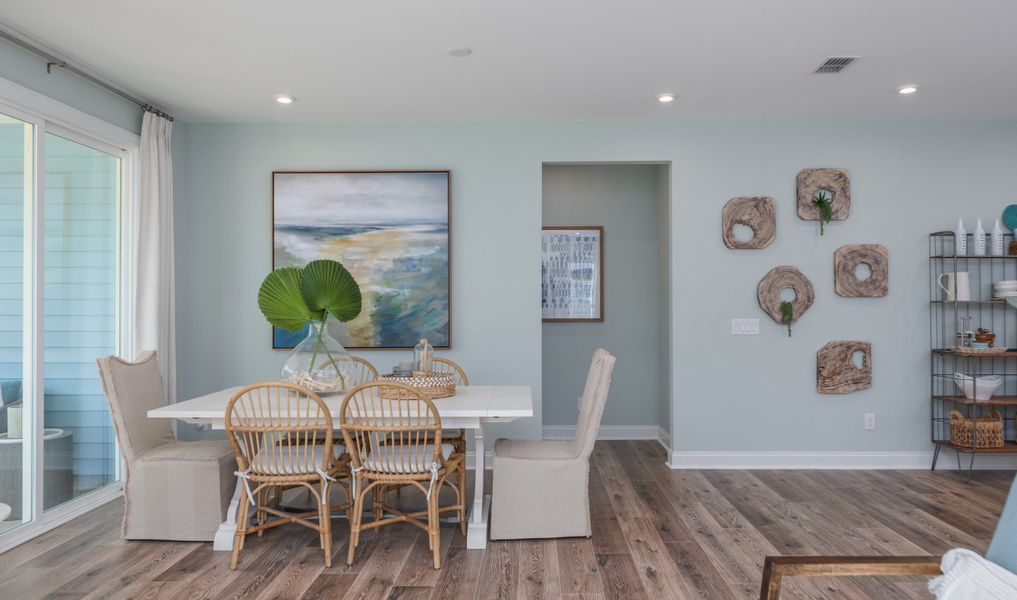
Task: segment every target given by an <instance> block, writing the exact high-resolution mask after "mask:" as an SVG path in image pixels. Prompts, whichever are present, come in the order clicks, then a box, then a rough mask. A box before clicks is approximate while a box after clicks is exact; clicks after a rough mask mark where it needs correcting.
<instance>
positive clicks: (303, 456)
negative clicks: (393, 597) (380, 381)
mask: <svg viewBox="0 0 1017 600" xmlns="http://www.w3.org/2000/svg"><path fill="white" fill-rule="evenodd" d="M225 426H226V432H227V437H228V438H229V441H230V444H231V445H232V446H233V453H234V454H235V455H236V458H237V464H238V465H239V467H240V470H239V471H237V477H239V478H240V479H241V483H242V484H243V486H244V492H245V494H246V496H247V498H246V501H242V502H241V503H240V510H239V514H238V516H237V532H236V537H235V538H234V541H233V556H232V558H231V560H230V568H231V569H236V568H237V558H238V557H239V555H240V551H241V550H242V549H243V547H244V539H245V538H246V536H247V534H249V533H255V532H257V533H258V535H259V536H261V535H263V533H264V531H265V530H266V529H270V528H272V527H278V526H279V525H285V524H287V523H299V524H300V525H304V526H305V527H310V528H311V529H313V530H315V531H317V532H318V534H319V536H320V543H321V548H322V550H324V552H325V566H326V567H330V566H332V520H331V507H330V505H329V487H330V484H332V483H335V482H337V481H338V480H339V479H340V478H342V477H343V475H344V474H346V473H348V468H349V463H348V460H341V459H340V458H337V457H336V456H335V453H334V449H333V444H332V431H333V422H332V415H331V413H329V409H328V405H326V404H325V402H324V401H323V400H322V399H321V398H320V397H318V395H317V394H315V393H314V392H312V391H310V390H307V389H305V388H302V387H300V386H298V385H295V384H292V383H287V382H283V381H269V382H265V383H255V384H252V385H248V386H246V387H244V388H242V389H240V391H238V392H237V393H236V394H234V396H233V398H231V399H230V401H229V403H228V404H227V405H226V420H225ZM346 479H348V476H347V477H346ZM296 486H302V487H306V488H307V489H308V490H309V491H310V492H311V493H312V494H313V495H314V498H315V500H316V501H317V502H316V507H315V509H314V510H310V511H306V512H297V513H294V512H286V511H283V510H281V509H279V508H277V507H276V506H274V505H270V504H269V501H268V496H269V494H268V492H269V491H270V490H272V489H275V488H280V487H296ZM252 487H253V489H252ZM339 487H343V486H342V484H339ZM344 489H345V488H344ZM346 493H347V496H349V490H346ZM251 506H253V507H254V510H255V517H256V525H254V526H251V524H250V523H249V517H250V510H251V508H250V507H251ZM269 516H274V517H277V518H275V519H271V520H270V519H269ZM313 517H317V518H318V522H317V523H314V522H312V521H310V520H309V518H313Z"/></svg>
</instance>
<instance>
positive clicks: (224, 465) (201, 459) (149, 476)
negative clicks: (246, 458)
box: [97, 351, 237, 541]
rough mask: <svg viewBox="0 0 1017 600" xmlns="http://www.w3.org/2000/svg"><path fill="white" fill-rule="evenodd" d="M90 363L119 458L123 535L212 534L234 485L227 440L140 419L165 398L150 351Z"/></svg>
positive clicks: (208, 537) (181, 537)
mask: <svg viewBox="0 0 1017 600" xmlns="http://www.w3.org/2000/svg"><path fill="white" fill-rule="evenodd" d="M97 362H98V363H99V377H100V378H101V379H102V387H103V390H104V391H105V392H106V399H107V400H108V401H109V408H110V413H111V415H112V417H113V428H114V430H115V431H116V436H117V442H119V444H120V450H121V452H123V455H124V462H125V463H126V469H125V470H124V500H125V506H124V521H123V530H122V535H123V537H124V538H126V539H129V540H176V541H212V539H213V538H214V537H215V532H216V531H217V530H218V529H219V524H220V523H222V522H223V521H225V520H226V509H227V507H228V506H229V503H230V500H231V499H232V497H233V492H234V490H235V488H236V479H235V477H234V472H235V471H236V470H237V463H236V459H235V458H234V457H233V449H232V448H231V447H230V445H229V442H227V441H225V440H222V441H218V440H203V441H197V442H178V441H177V440H176V437H175V435H174V433H173V424H172V423H171V422H170V421H168V420H166V419H149V418H148V411H149V410H151V409H154V408H159V407H160V406H164V405H165V404H166V399H165V396H164V395H163V385H162V375H161V374H160V372H159V362H158V359H157V357H156V353H155V352H152V351H148V352H144V353H142V354H141V356H139V357H138V359H137V361H136V362H133V363H131V362H127V361H124V360H121V359H119V358H117V357H115V356H107V357H104V358H100V359H99V360H98V361H97Z"/></svg>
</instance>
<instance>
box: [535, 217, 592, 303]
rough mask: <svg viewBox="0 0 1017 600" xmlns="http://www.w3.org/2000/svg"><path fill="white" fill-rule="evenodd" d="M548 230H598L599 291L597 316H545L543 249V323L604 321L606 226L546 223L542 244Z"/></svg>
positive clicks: (542, 264) (542, 230)
mask: <svg viewBox="0 0 1017 600" xmlns="http://www.w3.org/2000/svg"><path fill="white" fill-rule="evenodd" d="M547 231H558V232H561V231H570V232H572V231H574V232H577V233H578V232H584V231H585V232H596V233H597V238H598V242H599V243H598V244H597V254H598V256H597V265H598V267H597V268H598V269H599V271H598V273H597V274H598V284H599V285H598V286H597V287H598V292H597V311H596V314H597V316H595V317H560V316H559V317H545V316H544V311H545V307H544V304H543V297H544V290H543V287H544V277H543V271H544V269H545V267H546V265H545V264H544V252H543V251H541V271H542V273H541V321H542V322H543V323H603V322H604V314H605V310H606V302H605V298H604V281H605V279H606V276H605V272H604V226H603V225H545V226H543V227H541V244H542V245H543V243H544V234H545V232H547Z"/></svg>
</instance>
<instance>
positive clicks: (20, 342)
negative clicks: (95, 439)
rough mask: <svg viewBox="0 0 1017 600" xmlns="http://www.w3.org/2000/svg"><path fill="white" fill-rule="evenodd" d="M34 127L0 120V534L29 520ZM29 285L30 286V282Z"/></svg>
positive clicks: (5, 119) (19, 122) (31, 496)
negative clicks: (29, 238)
mask: <svg viewBox="0 0 1017 600" xmlns="http://www.w3.org/2000/svg"><path fill="white" fill-rule="evenodd" d="M34 134H35V132H34V127H33V125H31V124H30V123H25V122H23V121H19V120H18V119H14V118H11V117H8V116H6V115H3V114H0V534H2V533H3V532H4V531H7V530H9V529H12V528H14V527H17V526H18V525H20V524H22V523H25V522H28V521H29V520H31V518H32V498H33V495H32V491H33V488H32V484H33V478H32V471H33V469H32V464H33V463H32V458H33V457H32V453H31V452H26V451H25V449H26V448H31V447H32V443H31V442H32V439H33V436H32V433H31V431H30V426H31V425H30V424H31V418H30V414H28V411H26V410H25V407H26V405H27V406H29V407H31V406H32V405H33V404H32V403H31V402H28V401H27V400H28V399H26V398H25V397H24V393H23V392H24V388H25V386H24V383H25V381H26V380H28V376H29V375H30V373H31V365H29V364H26V362H25V341H26V339H27V338H26V331H25V323H26V322H27V320H26V319H25V316H26V315H25V298H26V296H28V297H30V294H28V288H27V287H26V277H25V273H26V272H27V270H28V269H27V268H26V254H25V241H26V238H25V232H26V222H27V221H26V220H27V219H28V218H29V217H30V214H31V207H32V193H33V181H34V168H33V162H34V157H35V152H34V148H33V146H34ZM29 281H30V280H29Z"/></svg>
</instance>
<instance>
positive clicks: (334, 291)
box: [258, 260, 361, 393]
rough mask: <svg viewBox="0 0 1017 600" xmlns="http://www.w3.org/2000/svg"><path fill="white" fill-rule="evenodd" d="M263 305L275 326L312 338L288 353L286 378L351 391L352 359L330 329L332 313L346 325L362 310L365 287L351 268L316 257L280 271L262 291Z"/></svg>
mask: <svg viewBox="0 0 1017 600" xmlns="http://www.w3.org/2000/svg"><path fill="white" fill-rule="evenodd" d="M258 308H260V309H261V314H263V315H265V319H266V320H267V321H268V322H269V323H271V324H272V325H273V326H275V327H281V328H282V329H285V330H287V331H293V332H299V331H301V330H303V329H305V328H306V329H307V336H306V337H305V338H304V340H303V341H301V342H300V343H299V344H297V345H296V346H295V347H294V348H293V350H292V351H291V352H290V353H289V355H288V356H287V357H286V362H284V363H283V367H282V373H281V379H283V380H285V381H291V382H293V383H296V384H298V385H301V386H303V387H306V388H308V389H310V390H311V391H314V392H323V393H335V392H342V391H345V390H346V388H347V386H348V384H349V383H350V382H351V381H352V376H353V372H354V362H353V358H352V357H351V356H350V354H349V352H347V351H346V349H345V348H343V347H342V345H341V344H340V343H339V342H337V341H336V340H335V338H333V337H332V336H331V335H330V334H329V332H328V327H327V324H328V319H329V317H331V318H333V319H335V320H336V321H339V322H340V323H345V322H347V321H350V320H352V319H353V318H355V317H356V316H357V315H358V314H360V310H361V296H360V286H359V285H358V284H357V282H356V280H355V279H353V275H351V274H350V272H349V271H347V270H346V267H344V266H342V264H340V263H339V261H335V260H315V261H311V262H309V263H308V264H307V266H305V267H304V268H302V269H301V268H297V267H284V268H282V269H276V270H275V271H272V272H271V273H269V274H268V276H267V277H265V280H264V281H263V282H262V284H261V288H260V289H259V290H258Z"/></svg>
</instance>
